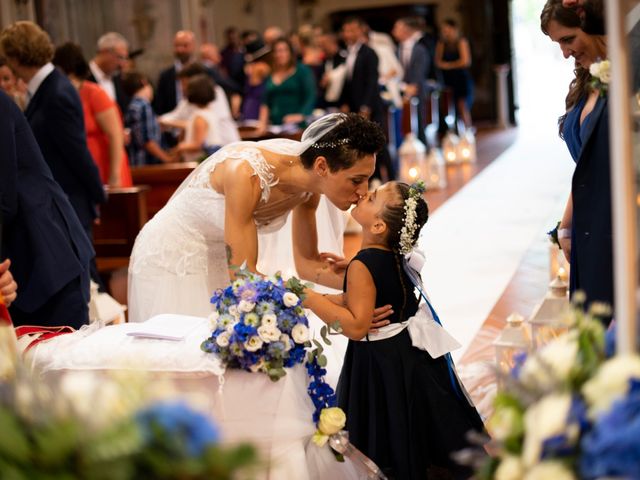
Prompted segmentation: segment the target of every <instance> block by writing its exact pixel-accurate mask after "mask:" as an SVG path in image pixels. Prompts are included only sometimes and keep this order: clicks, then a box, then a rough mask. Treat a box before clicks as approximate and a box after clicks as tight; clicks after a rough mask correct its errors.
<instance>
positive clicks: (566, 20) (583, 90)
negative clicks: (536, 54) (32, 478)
mask: <svg viewBox="0 0 640 480" xmlns="http://www.w3.org/2000/svg"><path fill="white" fill-rule="evenodd" d="M552 21H555V22H557V23H559V24H560V25H562V26H563V27H568V28H581V27H582V21H581V19H580V16H579V15H578V13H577V12H576V11H575V10H574V9H572V8H566V7H563V6H562V0H547V3H546V4H545V5H544V8H543V9H542V13H540V29H541V30H542V32H543V33H544V34H545V35H547V36H548V35H549V30H548V29H549V23H551V22H552ZM573 73H574V75H575V78H574V79H573V80H571V83H570V84H569V93H567V97H566V98H565V101H564V103H565V113H564V114H563V115H561V116H560V118H558V129H559V133H560V137H562V127H563V126H564V121H565V119H566V117H567V112H569V111H570V110H571V109H572V108H574V107H575V106H576V105H577V103H578V102H579V101H580V99H581V98H582V97H583V96H585V95H587V94H588V93H589V91H590V88H591V87H590V86H589V83H590V80H591V74H590V73H589V69H587V68H584V67H582V66H579V65H576V67H575V69H574V70H573Z"/></svg>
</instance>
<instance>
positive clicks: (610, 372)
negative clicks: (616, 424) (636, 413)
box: [582, 355, 640, 416]
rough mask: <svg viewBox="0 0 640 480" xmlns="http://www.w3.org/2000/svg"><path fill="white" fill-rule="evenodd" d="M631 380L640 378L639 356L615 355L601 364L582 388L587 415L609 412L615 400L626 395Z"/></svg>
mask: <svg viewBox="0 0 640 480" xmlns="http://www.w3.org/2000/svg"><path fill="white" fill-rule="evenodd" d="M631 378H640V357H639V356H637V355H617V356H615V357H614V358H612V359H611V360H607V361H606V362H605V363H603V364H602V365H601V366H600V368H599V369H598V371H597V372H596V374H595V375H594V376H593V377H592V378H591V379H589V381H588V382H586V383H585V384H584V386H583V387H582V393H583V394H584V396H585V399H586V400H587V404H588V405H589V414H590V415H591V416H597V415H599V414H600V413H603V412H606V411H607V410H609V408H610V407H611V404H612V403H613V402H614V401H615V400H616V399H618V398H620V397H622V396H623V395H625V394H626V393H627V391H628V390H629V380H630V379H631Z"/></svg>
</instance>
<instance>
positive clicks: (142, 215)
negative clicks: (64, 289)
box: [93, 185, 149, 274]
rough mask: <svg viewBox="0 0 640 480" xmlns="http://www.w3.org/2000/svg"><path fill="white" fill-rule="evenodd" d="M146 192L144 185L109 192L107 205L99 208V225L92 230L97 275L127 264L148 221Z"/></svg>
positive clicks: (147, 188)
mask: <svg viewBox="0 0 640 480" xmlns="http://www.w3.org/2000/svg"><path fill="white" fill-rule="evenodd" d="M148 191H149V187H147V186H146V185H141V186H134V187H129V188H111V189H109V196H108V198H107V202H106V203H105V204H103V205H101V206H100V223H99V224H98V225H95V226H94V228H93V246H94V248H95V250H96V264H97V266H98V270H99V271H100V272H101V273H106V274H108V273H110V272H111V271H113V270H116V269H118V268H123V267H126V266H127V265H128V264H129V255H131V250H132V248H133V243H134V242H135V239H136V236H137V235H138V232H139V231H140V229H141V228H142V226H143V225H144V224H145V223H146V222H147V220H148V215H147V193H148Z"/></svg>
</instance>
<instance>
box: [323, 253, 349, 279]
mask: <svg viewBox="0 0 640 480" xmlns="http://www.w3.org/2000/svg"><path fill="white" fill-rule="evenodd" d="M320 259H321V260H322V261H324V262H327V263H328V264H329V265H330V266H331V270H333V272H334V273H337V274H342V273H344V271H345V270H346V269H347V266H349V260H346V259H345V258H344V257H341V256H339V255H335V254H333V253H330V252H323V253H321V254H320Z"/></svg>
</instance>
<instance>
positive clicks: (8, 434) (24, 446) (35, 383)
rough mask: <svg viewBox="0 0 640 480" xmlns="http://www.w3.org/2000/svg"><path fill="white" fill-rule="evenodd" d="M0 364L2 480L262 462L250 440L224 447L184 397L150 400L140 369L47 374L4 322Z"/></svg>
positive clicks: (168, 472)
mask: <svg viewBox="0 0 640 480" xmlns="http://www.w3.org/2000/svg"><path fill="white" fill-rule="evenodd" d="M0 370H1V371H0V472H1V473H0V477H2V478H13V479H32V478H69V479H71V478H82V479H88V480H101V479H105V480H106V479H109V480H111V479H116V480H128V479H132V480H133V479H144V478H153V479H178V478H179V479H186V480H192V479H205V478H216V479H231V478H236V477H235V475H236V473H238V471H239V470H240V469H241V468H248V467H250V466H251V465H252V464H254V463H255V461H256V452H255V450H254V449H253V447H251V446H249V445H239V446H236V447H230V448H226V447H222V446H220V444H219V443H218V437H219V436H218V432H217V429H216V427H215V426H214V425H213V424H212V423H211V421H210V420H209V419H208V417H206V416H204V415H202V414H200V413H198V412H197V411H195V410H193V409H192V408H191V407H190V406H188V405H187V404H186V403H184V402H183V401H180V400H176V399H175V398H169V397H167V396H164V398H162V399H161V398H159V397H157V398H155V399H152V398H150V396H149V395H150V392H151V391H152V389H150V388H149V385H145V382H144V378H143V377H142V376H141V374H132V373H129V374H127V375H124V376H122V377H117V376H115V377H99V375H100V374H99V373H96V372H74V373H66V374H64V375H62V376H61V377H60V378H59V379H58V380H56V381H54V380H52V379H49V378H47V379H43V378H42V377H41V376H40V375H39V374H38V372H33V371H31V369H29V368H28V367H27V366H26V365H25V364H23V362H22V360H21V358H20V357H19V356H18V355H17V354H16V338H15V333H14V331H13V327H12V326H11V325H4V326H0ZM47 380H48V381H47ZM154 385H155V383H154Z"/></svg>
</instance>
